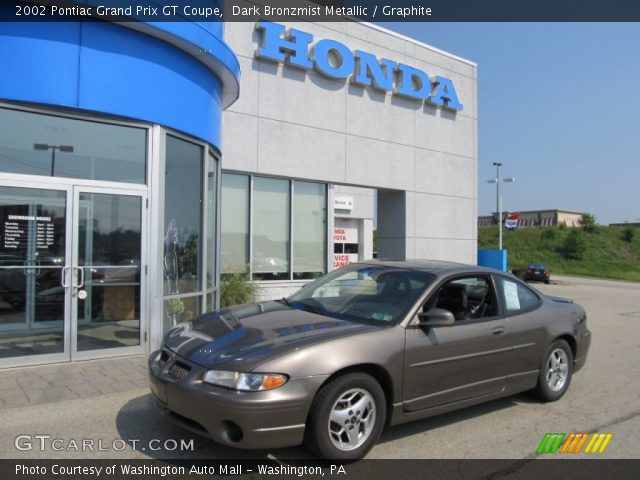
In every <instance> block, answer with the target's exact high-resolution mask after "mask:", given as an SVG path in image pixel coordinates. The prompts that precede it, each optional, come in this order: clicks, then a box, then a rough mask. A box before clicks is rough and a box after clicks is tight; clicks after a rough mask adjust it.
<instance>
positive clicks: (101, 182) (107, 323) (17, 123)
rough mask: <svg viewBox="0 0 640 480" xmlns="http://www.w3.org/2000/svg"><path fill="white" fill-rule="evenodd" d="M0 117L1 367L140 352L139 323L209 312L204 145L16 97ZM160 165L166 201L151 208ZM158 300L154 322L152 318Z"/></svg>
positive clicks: (208, 165)
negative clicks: (25, 104)
mask: <svg viewBox="0 0 640 480" xmlns="http://www.w3.org/2000/svg"><path fill="white" fill-rule="evenodd" d="M0 121H1V122H2V123H3V129H2V130H0V172H1V173H2V175H1V176H0V367H2V366H7V365H21V364H28V363H44V362H50V361H69V360H73V359H81V358H97V357H101V356H105V355H119V354H125V353H142V352H145V351H147V346H148V342H149V335H148V333H149V331H152V332H155V333H154V335H155V338H159V336H161V335H162V332H163V331H165V330H166V329H167V328H169V327H171V326H172V325H174V324H175V323H177V322H179V321H182V320H187V319H192V318H195V317H196V316H197V315H199V314H200V313H201V312H203V311H207V310H211V309H213V308H215V306H216V305H217V300H216V299H217V294H218V292H217V289H218V282H217V278H218V274H217V270H216V265H217V263H216V252H217V231H218V230H217V221H218V220H217V219H218V212H217V208H218V204H219V202H218V201H217V194H218V191H219V187H218V181H219V174H218V168H219V162H218V158H217V156H216V155H215V154H214V153H212V152H211V151H210V150H209V148H208V145H207V144H205V143H203V142H198V141H193V140H191V139H188V138H186V137H183V136H180V135H178V134H173V133H171V132H168V131H167V130H166V129H163V128H157V129H153V128H151V126H144V125H127V124H124V123H123V122H110V121H105V120H102V119H97V118H88V117H77V116H76V117H73V118H72V117H71V116H66V115H63V114H62V113H58V112H56V113H48V112H44V111H40V110H34V109H22V108H19V107H17V106H6V107H2V106H0ZM154 135H156V137H153V136H154ZM154 141H155V143H157V144H160V145H162V144H164V145H165V146H166V147H165V152H164V154H163V155H160V154H159V153H160V152H156V154H155V156H151V155H150V153H149V152H150V151H151V149H150V148H149V145H151V144H152V143H153V142H154ZM45 147H46V148H45ZM159 172H164V179H163V180H164V190H165V194H164V200H163V201H162V202H161V206H160V208H154V209H150V208H149V202H148V198H149V197H154V198H159V195H158V193H157V192H158V191H159V190H158V189H159V188H160V186H159V185H158V182H157V181H156V183H155V184H154V183H153V181H152V180H151V179H156V178H159V177H160V175H159ZM150 212H153V214H152V213H150ZM151 231H163V234H162V235H161V236H160V235H148V233H147V232H151ZM150 263H151V264H152V265H153V264H154V263H155V264H162V269H161V270H159V273H160V275H158V276H157V277H156V278H157V279H158V282H156V281H155V280H149V278H148V270H149V269H148V267H149V265H150ZM160 280H161V281H160ZM158 296H159V297H160V298H162V297H164V301H163V302H162V307H163V309H162V311H163V315H162V317H161V318H164V322H159V321H157V322H156V323H152V322H151V321H150V319H149V312H148V309H149V308H150V307H149V302H150V299H151V298H157V297H158ZM158 320H160V319H158Z"/></svg>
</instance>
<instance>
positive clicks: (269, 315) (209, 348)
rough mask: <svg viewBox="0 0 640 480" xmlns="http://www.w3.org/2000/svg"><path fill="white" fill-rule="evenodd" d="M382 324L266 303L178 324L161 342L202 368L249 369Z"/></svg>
mask: <svg viewBox="0 0 640 480" xmlns="http://www.w3.org/2000/svg"><path fill="white" fill-rule="evenodd" d="M380 328H382V327H378V326H372V325H366V324H360V323H353V322H348V321H345V320H340V319H337V318H333V317H326V316H324V315H319V314H315V313H311V312H306V311H303V310H298V309H295V308H293V307H289V306H287V305H285V304H282V303H279V302H264V303H259V304H255V305H245V306H239V307H234V308H230V309H226V310H221V311H218V312H213V313H210V314H206V315H203V316H201V317H199V318H198V319H196V320H194V321H193V322H188V323H182V324H180V325H178V326H177V327H175V328H173V329H171V330H169V332H167V334H166V335H165V338H164V346H165V347H166V348H168V349H170V350H172V351H173V352H175V353H177V354H178V355H179V356H181V357H183V358H186V359H187V360H189V361H191V362H193V363H196V364H198V365H201V366H203V367H205V368H212V369H214V368H215V369H220V370H234V371H252V370H253V369H255V368H256V367H257V366H258V365H259V364H261V363H263V362H265V361H267V360H270V359H272V358H275V357H279V356H281V355H284V354H286V353H288V352H291V351H295V350H299V349H301V348H305V347H308V346H310V345H314V344H316V343H319V342H326V341H329V340H333V339H337V338H340V337H344V336H348V335H356V334H360V333H366V332H370V331H372V330H378V329H380ZM283 373H286V372H283Z"/></svg>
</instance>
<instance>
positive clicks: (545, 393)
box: [535, 340, 573, 402]
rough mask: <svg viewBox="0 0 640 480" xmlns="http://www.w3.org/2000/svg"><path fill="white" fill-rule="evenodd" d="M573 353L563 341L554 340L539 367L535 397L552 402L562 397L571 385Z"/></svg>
mask: <svg viewBox="0 0 640 480" xmlns="http://www.w3.org/2000/svg"><path fill="white" fill-rule="evenodd" d="M572 373H573V352H572V351H571V347H570V346H569V344H568V343H567V342H566V341H565V340H556V341H555V342H553V343H552V344H551V345H549V348H548V349H547V351H546V353H545V354H544V357H543V359H542V365H541V366H540V374H539V376H538V385H537V387H536V389H535V394H536V396H537V397H538V398H539V399H540V400H542V401H544V402H553V401H555V400H558V399H559V398H560V397H562V396H563V395H564V393H565V392H566V391H567V389H568V388H569V383H571V374H572Z"/></svg>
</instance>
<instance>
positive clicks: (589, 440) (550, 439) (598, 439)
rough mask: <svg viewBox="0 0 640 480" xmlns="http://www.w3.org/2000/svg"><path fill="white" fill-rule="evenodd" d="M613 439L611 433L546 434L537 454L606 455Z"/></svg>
mask: <svg viewBox="0 0 640 480" xmlns="http://www.w3.org/2000/svg"><path fill="white" fill-rule="evenodd" d="M612 438H613V434H611V433H585V432H574V433H569V434H566V433H559V432H554V433H546V434H545V435H544V437H543V438H542V441H541V442H540V445H538V448H537V450H536V453H537V454H538V455H544V454H551V453H580V452H584V453H596V454H597V453H604V451H605V450H606V449H607V446H608V445H609V442H610V441H611V439H612ZM583 449H584V450H583Z"/></svg>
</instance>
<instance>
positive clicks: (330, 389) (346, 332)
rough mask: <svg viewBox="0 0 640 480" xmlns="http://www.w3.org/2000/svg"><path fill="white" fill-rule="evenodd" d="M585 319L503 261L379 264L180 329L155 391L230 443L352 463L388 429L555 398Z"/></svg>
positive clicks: (162, 353) (157, 370)
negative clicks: (507, 401)
mask: <svg viewBox="0 0 640 480" xmlns="http://www.w3.org/2000/svg"><path fill="white" fill-rule="evenodd" d="M586 319H587V316H586V314H585V311H584V309H583V308H582V307H581V306H580V305H578V304H576V303H573V302H572V301H571V300H566V299H560V298H555V297H549V296H545V295H543V294H541V293H539V292H538V291H536V290H534V289H532V288H531V287H530V286H528V285H527V284H526V283H524V282H522V281H521V280H519V279H518V278H516V277H514V276H512V275H510V274H505V273H503V272H499V271H496V270H491V269H486V268H480V267H474V266H467V265H460V264H453V263H445V262H430V261H418V260H416V261H382V260H380V261H375V260H374V261H368V262H363V263H357V264H352V265H349V266H347V267H344V268H341V269H339V270H334V271H332V272H331V273H329V274H327V275H325V276H324V277H322V278H319V279H318V280H316V281H314V282H312V283H311V284H309V285H307V286H305V287H304V288H302V289H301V290H299V291H298V292H297V293H295V294H293V295H292V296H290V297H288V298H283V299H282V300H280V301H275V302H264V303H258V304H255V305H244V306H238V307H233V308H229V309H226V310H221V311H217V312H213V313H208V314H205V315H202V316H201V317H200V318H198V319H196V320H194V321H193V322H189V323H183V324H180V325H178V326H176V327H175V328H173V329H172V330H170V331H169V332H168V333H167V334H166V336H165V338H164V341H163V344H162V348H161V349H160V350H158V351H156V352H154V353H153V354H152V355H151V356H150V358H149V372H150V379H151V390H152V392H153V394H154V396H155V397H156V399H157V403H158V405H159V406H160V408H161V410H162V411H163V412H164V413H166V414H167V415H168V416H170V417H171V418H173V419H174V420H176V421H178V422H180V423H181V424H182V425H184V426H185V427H187V428H189V429H191V430H192V431H195V432H198V433H200V434H204V435H207V436H209V437H210V438H212V439H214V440H215V441H217V442H219V443H222V444H224V445H228V446H232V447H239V448H250V449H253V448H273V447H284V446H291V445H298V444H301V443H304V444H305V445H306V446H308V447H309V448H310V449H311V450H312V451H313V452H315V453H316V454H317V455H318V456H320V457H324V458H332V459H339V460H352V459H357V458H361V457H363V456H364V455H365V454H366V453H367V451H368V450H369V449H370V448H371V447H372V446H373V445H374V444H375V443H376V441H377V440H378V438H379V436H380V434H381V432H382V429H383V428H384V427H385V425H395V424H399V423H403V422H408V421H411V420H415V419H420V418H425V417H429V416H433V415H437V414H440V413H443V412H449V411H452V410H456V409H459V408H463V407H467V406H470V405H475V404H478V403H481V402H486V401H489V400H493V399H496V398H500V397H505V396H508V395H513V394H515V393H517V392H523V391H528V390H531V391H533V392H534V393H535V394H536V395H537V397H538V398H540V399H541V400H542V401H547V402H548V401H554V400H558V399H559V398H560V397H562V395H563V394H564V393H565V392H566V390H567V388H568V387H569V383H570V382H571V377H572V375H573V373H575V372H576V371H577V370H579V369H580V368H581V367H582V366H583V365H584V364H585V360H586V357H587V352H588V350H589V345H590V341H591V337H590V336H591V334H590V332H589V330H588V329H587V324H586Z"/></svg>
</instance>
